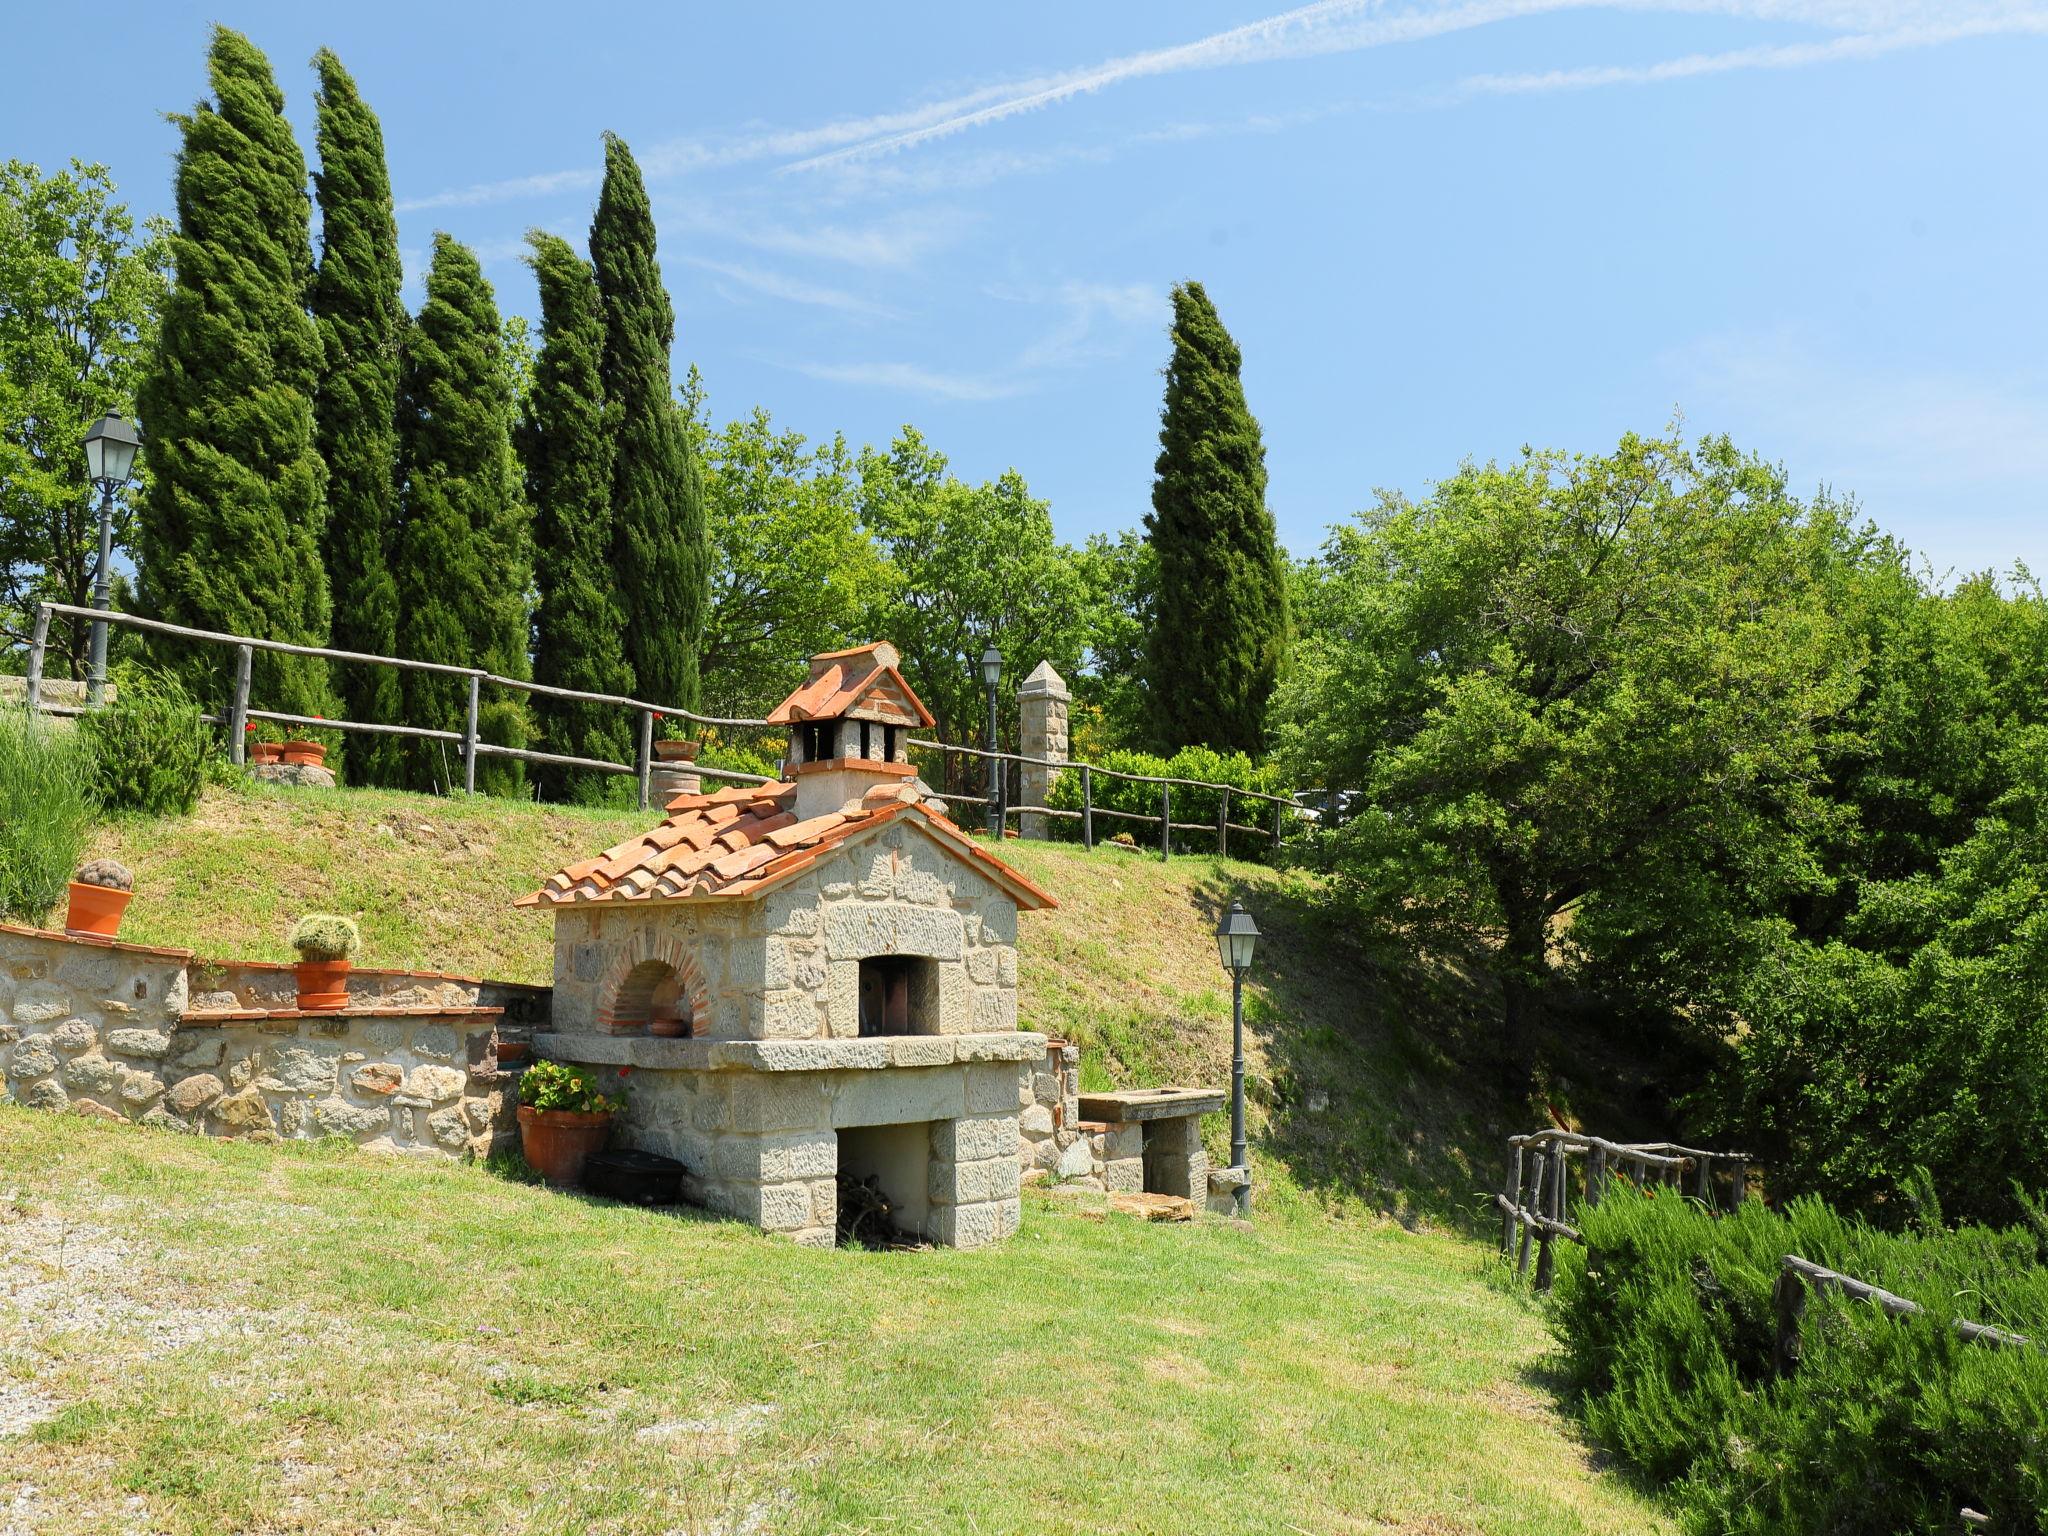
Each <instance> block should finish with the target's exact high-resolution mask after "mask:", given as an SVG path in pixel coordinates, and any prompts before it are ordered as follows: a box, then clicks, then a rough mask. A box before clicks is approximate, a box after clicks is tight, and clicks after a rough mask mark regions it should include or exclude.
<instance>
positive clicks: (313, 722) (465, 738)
mask: <svg viewBox="0 0 2048 1536" xmlns="http://www.w3.org/2000/svg"><path fill="white" fill-rule="evenodd" d="M53 614H67V615H70V616H72V617H74V618H83V619H104V620H106V622H108V623H110V624H120V625H125V626H126V627H128V628H130V629H138V630H145V631H148V632H150V633H152V634H161V635H170V636H173V637H175V638H177V639H180V640H192V641H197V642H199V643H201V644H205V645H219V646H229V647H232V648H233V649H234V651H235V681H234V689H233V694H232V697H231V698H230V700H229V701H228V704H227V708H226V710H225V711H224V712H223V713H220V714H211V713H209V714H207V715H206V716H205V719H206V720H207V722H208V723H209V724H215V725H224V726H225V727H226V729H227V737H228V755H229V757H230V759H231V760H232V761H234V762H236V763H240V762H241V761H242V760H243V754H244V736H245V734H246V732H245V730H244V728H245V727H246V726H247V725H248V723H249V722H250V721H252V720H267V721H269V722H271V723H272V724H274V725H296V726H304V727H311V728H316V729H317V728H320V727H326V728H328V729H331V730H337V731H354V732H360V733H363V734H366V735H378V736H405V737H410V738H412V739H414V740H418V741H434V742H440V743H443V744H444V745H449V746H453V747H454V748H455V749H456V751H457V753H458V760H459V761H460V762H461V764H462V787H463V790H464V792H465V793H473V792H474V791H475V789H476V765H477V760H478V759H479V758H480V757H504V758H511V759H514V760H516V761H518V762H524V763H548V764H553V765H555V766H557V767H564V768H583V769H588V770H590V771H592V772H595V773H623V774H631V775H633V776H634V778H635V780H636V781H637V782H638V785H639V791H640V808H641V809H642V810H645V809H646V808H647V804H648V800H649V798H650V794H649V790H650V784H651V782H652V776H653V765H654V722H655V719H656V717H658V716H673V717H674V718H676V719H679V720H688V721H690V722H692V723H693V724H696V725H711V726H721V727H725V728H728V729H765V728H768V722H767V721H766V720H744V719H731V718H726V717H722V716H718V715H701V714H698V713H697V712H696V711H695V710H688V709H680V708H677V707H676V706H674V705H669V704H651V703H649V702H647V701H646V700H644V699H629V698H624V697H621V696H620V695H617V694H610V693H584V692H581V691H580V690H578V689H574V688H556V687H552V686H550V685H548V684H545V683H536V682H530V681H527V680H525V679H523V678H516V677H500V676H498V675H497V674H496V673H492V672H486V671H484V670H483V669H482V668H480V667H459V666H454V665H451V664H449V663H447V662H438V661H412V660H409V659H408V658H405V657H402V656H375V655H370V654H368V653H366V652H362V651H338V650H333V649H331V648H329V647H327V646H319V645H291V644H287V643H286V642H284V641H282V640H260V639H257V638H255V637H253V636H249V635H230V634H222V633H219V632H217V631H214V630H208V629H191V628H188V627H187V626H185V625H183V624H169V623H166V622H164V621H163V620H161V619H146V618H143V617H141V616H140V615H138V614H132V613H120V612H114V611H103V610H101V609H97V608H81V607H78V606H75V605H74V604H71V603H42V604H39V605H38V606H37V608H36V617H35V627H34V631H33V633H32V635H31V637H30V641H29V653H28V707H29V709H30V710H31V711H34V710H41V711H43V712H44V713H47V714H58V715H76V714H82V713H84V710H83V709H81V708H79V707H78V706H75V705H65V704H46V703H44V702H43V701H42V698H41V693H42V683H43V667H44V664H45V662H46V660H47V657H48V652H49V633H50V618H51V616H52V615H53ZM257 651H276V652H279V653H282V654H284V655H287V656H307V657H313V658H316V659H318V660H322V661H340V662H351V663H357V664H360V665H364V666H373V667H391V668H395V669H397V670H400V671H408V672H431V673H435V674H437V675H439V676H443V677H459V678H462V679H464V680H466V681H467V683H468V685H469V705H468V709H467V711H466V713H465V717H464V721H463V728H462V729H461V730H459V731H447V730H435V729H430V728H428V727H424V726H412V725H384V724H381V723H377V722H372V721H367V720H329V719H320V718H315V717H313V716H310V715H292V714H284V713H281V712H279V711H276V710H267V709H256V708H253V707H251V705H250V702H249V677H250V667H251V662H252V660H253V657H254V655H255V653H256V652H257ZM485 686H490V687H494V688H509V689H512V690H514V691H517V692H520V693H528V694H540V695H543V696H546V697H549V698H557V699H574V700H577V701H579V702H581V703H585V704H609V705H613V706H615V707H617V708H620V709H625V710H631V711H633V712H635V713H636V714H637V715H638V731H639V751H638V753H637V755H636V757H635V760H634V761H633V762H631V763H614V762H610V761H607V760H606V759H603V758H592V757H572V756H568V755H566V754H564V753H560V752H539V751H533V750H530V749H528V748H525V747H505V746H499V745H497V744H496V743H493V742H488V741H485V740H483V739H482V737H481V736H480V735H479V733H478V717H479V713H480V707H481V694H482V690H483V688H484V687H485ZM88 707H90V706H88ZM910 745H911V746H913V747H919V748H923V749H925V750H928V751H935V752H951V753H956V754H960V755H963V756H966V757H970V758H979V759H995V760H997V761H998V762H999V763H1000V764H1002V765H1003V766H1004V767H1005V768H1007V765H1009V764H1011V763H1017V764H1022V765H1031V766H1039V767H1045V768H1057V769H1060V770H1063V771H1066V772H1073V773H1078V774H1079V775H1080V779H1081V808H1080V809H1079V810H1066V809H1061V808H1056V807H1053V806H1049V805H1021V804H1019V805H1012V804H1010V803H1009V797H1008V795H1007V794H1006V793H1005V786H1004V784H1003V782H1002V780H1003V778H1004V774H1003V773H1002V772H997V773H993V774H991V775H990V787H991V794H990V795H989V796H987V797H983V796H979V795H941V796H939V798H940V799H942V800H944V801H946V802H948V803H949V804H955V805H958V804H966V805H973V806H980V807H987V808H988V809H989V811H990V814H991V816H992V817H993V818H995V819H999V820H1000V821H1001V822H1002V824H1003V825H1004V826H1005V827H1007V826H1008V825H1009V818H1010V817H1012V816H1017V817H1024V816H1045V817H1058V818H1062V819H1071V820H1078V821H1079V822H1080V823H1081V841H1082V843H1083V844H1084V845H1085V846H1086V847H1089V848H1093V847H1094V846H1095V841H1096V839H1095V820H1096V818H1097V817H1100V816H1106V817H1111V818H1115V819H1121V820H1124V821H1133V822H1138V823H1140V824H1142V825H1145V826H1148V827H1152V826H1156V827H1157V828H1158V829H1159V853H1160V857H1161V858H1164V857H1166V856H1167V855H1168V854H1169V853H1170V852H1171V851H1172V847H1173V834H1174V833H1175V832H1201V833H1209V834H1213V835H1214V837H1215V838H1216V847H1217V851H1218V852H1219V853H1228V852H1229V848H1230V834H1231V833H1232V832H1240V833H1245V834H1248V835H1250V836H1253V837H1263V838H1267V839H1269V840H1270V843H1271V845H1272V846H1273V847H1276V848H1277V847H1278V846H1279V844H1280V839H1281V835H1282V832H1283V829H1284V826H1285V822H1284V817H1285V816H1286V815H1287V814H1289V813H1290V812H1292V811H1293V809H1294V808H1295V805H1296V802H1295V801H1294V800H1293V799H1292V798H1290V797H1288V796H1285V795H1272V794H1266V793H1263V792H1261V791H1258V790H1250V789H1239V788H1237V787H1235V786H1233V785H1229V784H1211V783H1208V782H1206V781H1204V780H1200V779H1171V778H1158V777H1154V776H1151V775H1148V774H1140V773H1122V772H1119V771H1118V770H1116V769H1113V768H1104V767H1101V766H1099V765H1098V764H1095V763H1079V762H1071V761H1067V760H1064V759H1062V760H1054V759H1052V758H1030V757H1025V756H1023V755H1022V754H1021V753H1016V752H987V751H983V750H982V749H981V748H979V747H965V746H958V745H955V744H954V743H952V742H944V741H924V740H913V741H912V742H911V743H910ZM690 771H691V772H692V773H694V774H697V775H699V776H700V777H703V778H709V779H726V780H729V781H732V782H734V783H740V784H769V783H773V782H774V781H773V780H772V779H769V778H766V777H764V776H762V775H760V774H756V773H740V772H737V771H735V770H732V769H725V768H710V767H705V766H703V765H701V764H693V765H692V766H691V769H690ZM1097 774H1101V775H1103V776H1104V777H1106V778H1113V779H1124V780H1128V781H1130V782H1133V783H1139V784H1156V785H1158V786H1159V814H1158V815H1157V816H1147V815H1141V814H1137V813H1134V812H1131V811H1120V810H1112V809H1111V808H1109V807H1108V806H1099V805H1096V804H1095V803H1094V788H1095V775H1097ZM1176 785H1178V786H1181V787H1183V788H1189V789H1209V790H1216V791H1218V794H1219V800H1218V807H1219V808H1218V811H1217V816H1216V820H1215V821H1214V822H1213V823H1211V822H1187V821H1175V820H1173V790H1174V787H1175V786H1176ZM449 787H450V788H451V789H452V788H453V787H454V786H453V785H452V784H451V785H450V786H449ZM1233 797H1235V798H1236V799H1237V800H1238V801H1239V802H1240V803H1242V802H1256V803H1266V804H1270V805H1271V806H1272V824H1271V825H1270V826H1252V825H1249V824H1247V823H1244V822H1236V821H1232V820H1231V819H1230V806H1231V800H1232V798H1233ZM1332 803H1333V804H1334V801H1332Z"/></svg>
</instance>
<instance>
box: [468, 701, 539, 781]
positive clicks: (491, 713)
mask: <svg viewBox="0 0 2048 1536" xmlns="http://www.w3.org/2000/svg"><path fill="white" fill-rule="evenodd" d="M476 730H477V735H479V736H481V737H482V738H483V739H484V740H485V741H487V742H489V743H491V745H492V746H496V747H514V748H518V749H521V750H524V749H525V748H527V747H530V746H532V745H533V718H532V716H531V715H529V714H528V713H527V708H526V705H525V703H524V702H522V701H520V700H518V699H487V700H485V701H484V703H483V705H482V707H481V708H479V709H478V710H477V716H476ZM476 787H477V790H478V791H479V792H480V793H482V794H486V795H496V796H497V797H498V798H499V799H501V800H530V799H531V798H533V791H532V789H531V788H530V787H528V785H527V782H526V764H524V763H522V762H521V761H520V760H519V759H518V758H516V757H493V756H487V755H485V754H484V753H481V752H479V753H478V754H477V759H476Z"/></svg>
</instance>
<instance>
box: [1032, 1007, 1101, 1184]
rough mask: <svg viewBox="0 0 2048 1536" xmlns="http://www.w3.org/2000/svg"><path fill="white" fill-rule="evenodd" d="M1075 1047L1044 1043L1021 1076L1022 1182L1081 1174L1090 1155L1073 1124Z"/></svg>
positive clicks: (1077, 1072) (1077, 1108) (1077, 1084)
mask: <svg viewBox="0 0 2048 1536" xmlns="http://www.w3.org/2000/svg"><path fill="white" fill-rule="evenodd" d="M1080 1092H1081V1048H1080V1047H1079V1046H1077V1045H1069V1044H1068V1043H1067V1042H1066V1041H1064V1040H1047V1041H1046V1042H1045V1060H1044V1061H1042V1062H1039V1063H1037V1064H1036V1069H1035V1070H1034V1071H1033V1072H1032V1073H1031V1075H1030V1076H1029V1078H1028V1079H1026V1081H1025V1084H1024V1088H1023V1090H1022V1093H1023V1107H1022V1109H1021V1111H1020V1113H1019V1115H1018V1120H1017V1126H1018V1137H1019V1145H1018V1155H1019V1156H1020V1157H1021V1159H1022V1160H1023V1164H1024V1182H1025V1183H1027V1184H1048V1183H1050V1184H1057V1183H1059V1182H1060V1181H1061V1180H1063V1179H1072V1178H1081V1177H1085V1176H1086V1175H1087V1174H1088V1173H1089V1172H1090V1171H1091V1169H1092V1167H1093V1161H1094V1160H1093V1157H1092V1155H1091V1154H1090V1152H1089V1149H1088V1147H1087V1146H1086V1145H1085V1142H1084V1139H1083V1137H1082V1133H1081V1131H1080V1129H1079V1126H1080V1121H1081V1103H1080Z"/></svg>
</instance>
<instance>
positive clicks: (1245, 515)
mask: <svg viewBox="0 0 2048 1536" xmlns="http://www.w3.org/2000/svg"><path fill="white" fill-rule="evenodd" d="M1241 365H1242V358H1241V356H1240V354H1239V352H1238V350H1237V343H1236V342H1234V341H1232V340H1231V339H1230V333H1229V332H1228V331H1226V330H1224V329H1223V322H1222V321H1221V320H1219V319H1218V318H1217V316H1216V307H1215V306H1214V305H1213V304H1211V303H1210V302H1209V296H1208V295H1207V294H1206V293H1204V292H1203V291H1202V285H1201V284H1200V283H1192V282H1191V283H1181V284H1179V285H1177V286H1176V287H1175V288H1174V290H1173V357H1172V359H1171V360H1170V361H1169V362H1168V364H1167V367H1166V407H1165V410H1164V411H1163V412H1162V413H1161V415H1160V425H1159V459H1158V462H1157V463H1156V464H1155V465H1154V466H1153V473H1154V476H1155V478H1154V480H1153V482H1152V512H1151V514H1150V515H1149V516H1148V517H1147V518H1146V519H1145V527H1146V531H1147V533H1148V534H1149V536H1150V538H1151V541H1152V548H1153V551H1154V553H1155V554H1156V555H1157V557H1158V562H1159V588H1158V596H1157V599H1156V605H1155V607H1154V610H1153V620H1152V632H1151V634H1150V635H1148V636H1147V637H1146V646H1145V662H1146V665H1145V672H1146V691H1147V693H1148V694H1149V696H1150V697H1149V705H1150V708H1151V712H1152V716H1153V729H1154V731H1155V733H1156V734H1157V735H1158V737H1159V744H1160V746H1161V747H1162V748H1163V749H1164V750H1166V751H1168V752H1173V751H1177V750H1178V749H1180V748H1181V747H1185V746H1195V745H1200V746H1209V747H1214V748H1216V749H1217V750H1218V751H1222V752H1232V751H1238V752H1253V753H1255V752H1257V751H1258V750H1259V749H1260V747H1261V746H1262V745H1263V743H1264V739H1265V718H1266V701H1267V699H1268V698H1269V697H1270V696H1271V695H1272V692H1273V685H1274V684H1275V682H1276V681H1277V680H1278V679H1279V675H1280V667H1281V664H1282V662H1283V661H1284V660H1285V658H1286V654H1287V642H1288V632H1287V631H1288V618H1287V568H1286V562H1285V561H1284V559H1283V558H1282V556H1281V554H1280V547H1279V544H1278V542H1277V541H1276V539H1275V537H1274V533H1273V514H1272V513H1271V512H1269V511H1267V510H1266V449H1265V444H1264V443H1263V441H1262V440H1261V439H1260V436H1259V424H1258V422H1257V420H1256V419H1254V418H1253V416H1252V413H1251V410H1250V408H1249V407H1248V406H1247V405H1246V404H1245V398H1244V385H1243V383H1242V382H1241V381H1240V379H1239V377H1238V371H1239V368H1240V366H1241Z"/></svg>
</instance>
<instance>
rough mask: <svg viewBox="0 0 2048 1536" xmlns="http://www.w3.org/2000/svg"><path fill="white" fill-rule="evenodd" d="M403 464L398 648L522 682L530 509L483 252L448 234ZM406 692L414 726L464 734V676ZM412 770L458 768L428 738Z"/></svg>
mask: <svg viewBox="0 0 2048 1536" xmlns="http://www.w3.org/2000/svg"><path fill="white" fill-rule="evenodd" d="M398 460H399V478H400V484H401V486H402V492H401V497H400V504H399V524H400V526H399V535H398V557H397V562H396V563H397V572H396V575H397V589H398V626H397V638H398V650H399V654H400V655H404V656H410V657H414V658H416V659H417V660H421V661H443V662H451V663H455V664H457V665H466V666H476V667H483V668H486V669H487V670H490V671H494V672H499V673H503V674H505V675H509V676H518V675H522V673H523V669H524V666H525V660H526V657H525V645H524V638H525V636H524V628H525V625H524V608H523V603H524V595H525V589H526V571H525V570H524V569H523V568H522V566H521V565H520V563H519V550H518V549H517V547H516V532H515V530H516V527H517V519H518V517H519V515H520V508H521V506H522V503H521V502H520V500H519V497H518V493H517V488H516V486H515V485H514V483H513V464H514V460H513V456H512V452H511V387H510V383H509V381H508V379H507V377H506V373H505V361H504V345H503V341H502V339H501V337H500V331H499V323H498V309H497V305H496V303H495V302H494V300H493V298H492V294H491V286H490V284H489V283H487V282H485V281H484V275H483V269H482V268H481V267H479V266H478V265H477V259H476V255H475V253H474V252H472V251H471V250H470V249H469V248H468V247H467V246H465V245H462V244H460V243H459V242H458V241H456V240H453V239H451V238H450V237H449V236H447V235H445V234H436V235H435V236H434V256H433V262H432V265H431V266H429V268H428V269H427V298H426V303H425V304H424V305H423V306H422V307H421V309H420V312H419V315H418V317H417V318H416V319H415V320H414V322H413V324H412V326H411V328H410V329H409V330H408V331H407V333H406V341H405V355H404V366H403V367H402V369H401V370H400V385H399V400H398ZM508 562H510V566H509V568H508ZM403 692H404V705H405V708H404V714H405V719H406V723H407V724H409V725H416V726H428V727H432V728H435V729H439V730H453V731H459V730H461V729H462V727H463V721H464V716H465V715H466V713H467V709H468V695H469V689H468V685H467V684H466V683H464V682H463V681H462V680H461V679H459V678H452V677H442V676H438V675H436V674H433V673H428V672H407V673H405V674H404V683H403ZM407 763H408V768H407V778H408V779H409V780H410V782H411V783H413V784H414V785H415V786H416V787H420V788H430V787H433V786H435V785H437V784H438V785H441V786H443V787H446V785H447V784H448V782H449V780H451V779H452V778H453V777H454V775H455V774H456V773H458V772H459V771H460V769H459V766H458V765H457V764H456V761H455V759H454V757H453V755H452V754H448V753H444V752H442V751H441V750H440V749H439V748H438V747H437V746H436V745H434V744H432V743H425V744H412V750H410V751H409V752H408V753H407Z"/></svg>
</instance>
